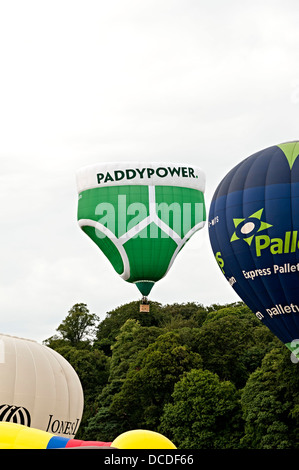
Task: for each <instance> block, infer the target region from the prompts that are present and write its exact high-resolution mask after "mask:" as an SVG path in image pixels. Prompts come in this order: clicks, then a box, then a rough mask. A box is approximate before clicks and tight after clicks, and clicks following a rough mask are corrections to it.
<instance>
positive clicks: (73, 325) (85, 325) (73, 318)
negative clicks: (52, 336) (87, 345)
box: [56, 303, 99, 346]
mask: <svg viewBox="0 0 299 470" xmlns="http://www.w3.org/2000/svg"><path fill="white" fill-rule="evenodd" d="M98 320H99V318H98V316H97V315H95V314H94V313H92V314H90V313H89V310H88V308H87V306H86V304H83V303H79V304H75V305H74V306H73V307H72V308H71V309H70V310H69V312H68V315H67V316H66V318H65V319H64V320H63V322H62V323H61V324H60V325H59V326H58V328H57V329H56V331H58V332H59V333H60V334H61V336H62V339H63V340H65V341H67V342H69V343H70V345H71V346H77V345H78V344H79V343H80V342H82V341H83V340H86V341H87V342H88V338H89V335H90V334H91V333H92V332H93V329H94V327H95V325H96V323H97V322H98Z"/></svg>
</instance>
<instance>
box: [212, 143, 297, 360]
mask: <svg viewBox="0 0 299 470" xmlns="http://www.w3.org/2000/svg"><path fill="white" fill-rule="evenodd" d="M298 155H299V142H298V141H294V142H286V143H283V144H280V145H274V146H272V147H269V148H266V149H264V150H261V151H259V152H257V153H255V154H254V155H251V156H250V157H248V158H246V159H245V160H243V161H241V163H239V164H238V165H237V166H235V167H234V168H233V169H232V170H231V171H230V172H229V173H228V174H227V175H226V176H225V177H224V178H223V180H222V181H221V183H220V184H219V186H218V187H217V189H216V191H215V194H214V196H213V199H212V202H211V207H210V212H209V236H210V242H211V246H212V250H213V252H214V255H215V257H216V260H217V262H218V264H219V267H220V269H221V271H222V273H223V274H224V276H225V277H226V279H227V280H228V282H229V283H230V285H231V286H232V287H233V289H234V290H235V291H236V293H237V294H238V295H239V296H240V297H241V299H242V300H243V301H244V302H245V303H246V304H247V305H248V306H249V308H250V309H251V310H252V311H253V312H254V313H255V315H256V316H257V318H259V319H260V320H261V321H262V322H263V323H264V324H265V325H267V327H268V328H269V329H270V330H271V331H272V332H273V333H274V334H275V335H276V336H277V337H278V338H279V339H280V340H281V341H282V342H283V343H284V344H285V345H286V346H287V347H288V348H289V349H290V350H291V351H294V350H295V349H297V350H298V343H299V236H298V230H299V158H298Z"/></svg>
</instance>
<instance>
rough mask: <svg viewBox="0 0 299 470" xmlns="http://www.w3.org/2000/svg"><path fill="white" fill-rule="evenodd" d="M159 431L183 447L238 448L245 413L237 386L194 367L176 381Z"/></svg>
mask: <svg viewBox="0 0 299 470" xmlns="http://www.w3.org/2000/svg"><path fill="white" fill-rule="evenodd" d="M172 399H173V400H172V402H171V403H167V404H166V405H165V407H164V413H163V415H162V419H161V425H160V428H159V430H160V431H161V432H162V433H164V434H165V435H167V436H168V438H170V439H171V440H172V441H173V442H174V443H175V444H176V446H177V447H178V448H182V449H230V448H238V447H239V442H240V438H241V437H242V424H243V423H242V415H241V407H240V403H239V396H238V393H237V390H236V388H235V386H234V385H233V384H232V383H231V382H228V381H221V380H220V379H219V377H218V375H217V374H213V373H212V372H209V371H207V370H205V371H204V370H191V371H190V372H188V373H186V374H184V376H183V377H182V378H181V379H180V380H179V381H178V382H177V383H176V384H175V387H174V392H173V394H172Z"/></svg>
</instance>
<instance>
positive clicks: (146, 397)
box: [110, 332, 201, 430]
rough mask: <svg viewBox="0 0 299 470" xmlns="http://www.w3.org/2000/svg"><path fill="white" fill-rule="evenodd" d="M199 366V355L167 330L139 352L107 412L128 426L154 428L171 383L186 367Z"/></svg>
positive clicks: (167, 397)
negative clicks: (110, 412) (113, 414)
mask: <svg viewBox="0 0 299 470" xmlns="http://www.w3.org/2000/svg"><path fill="white" fill-rule="evenodd" d="M196 367H201V358H200V356H199V355H198V354H196V353H193V352H192V351H190V350H189V349H188V348H187V347H185V346H184V345H182V344H181V343H180V338H179V335H177V334H175V333H174V332H168V333H166V334H163V335H160V336H159V337H158V338H157V339H156V341H155V342H154V343H152V344H150V345H149V346H148V347H147V348H146V349H144V350H143V351H141V352H140V354H139V355H138V357H137V359H136V361H135V362H134V363H133V364H132V365H131V367H130V370H129V371H128V373H127V375H126V379H125V381H124V383H123V385H122V388H121V391H120V392H119V393H117V394H116V395H115V396H114V397H113V399H112V403H111V407H110V411H112V412H113V413H115V414H116V415H118V416H119V420H120V421H121V420H125V422H126V423H127V426H128V428H131V429H132V428H138V427H142V426H145V427H146V428H147V429H152V430H155V429H156V428H157V426H158V424H159V421H160V418H161V415H162V410H163V406H164V404H165V403H166V402H168V401H169V400H170V397H171V394H172V392H173V387H174V384H175V383H176V382H177V381H178V380H179V378H180V376H181V375H182V374H183V373H184V372H185V371H187V370H191V369H192V368H196Z"/></svg>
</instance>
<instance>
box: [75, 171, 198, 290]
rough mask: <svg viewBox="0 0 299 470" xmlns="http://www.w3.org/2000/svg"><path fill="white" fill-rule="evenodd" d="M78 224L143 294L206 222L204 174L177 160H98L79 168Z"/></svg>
mask: <svg viewBox="0 0 299 470" xmlns="http://www.w3.org/2000/svg"><path fill="white" fill-rule="evenodd" d="M77 189H78V193H79V201H78V223H79V226H80V227H81V229H82V230H83V231H84V232H85V233H86V234H87V235H88V236H89V237H90V238H91V239H92V240H93V242H95V243H96V245H97V246H98V247H99V248H100V249H101V250H102V252H103V253H104V254H105V255H106V257H107V258H108V259H109V261H110V263H111V264H112V266H113V267H114V269H115V271H116V272H117V273H118V274H119V275H120V276H121V277H122V279H124V280H125V281H127V282H130V283H134V284H136V286H137V288H138V289H139V291H140V292H141V294H142V296H143V297H145V298H146V297H147V296H148V295H149V293H150V291H151V289H152V287H153V285H154V284H155V282H157V281H159V280H160V279H161V278H162V277H164V276H165V275H166V274H167V272H168V271H169V269H170V267H171V265H172V264H173V262H174V260H175V258H176V256H177V255H178V253H179V251H180V250H181V249H182V248H183V246H184V245H185V243H186V242H187V241H188V240H189V239H190V237H191V236H192V235H193V234H194V233H195V232H196V231H197V230H199V229H201V228H202V227H203V226H204V223H205V205H204V189H205V176H204V173H203V171H202V170H201V169H200V168H198V167H195V166H191V165H186V164H175V163H165V162H163V163H151V164H148V163H138V162H133V163H132V162H128V163H101V164H95V165H89V166H87V167H84V168H81V169H80V170H79V171H78V172H77Z"/></svg>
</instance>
